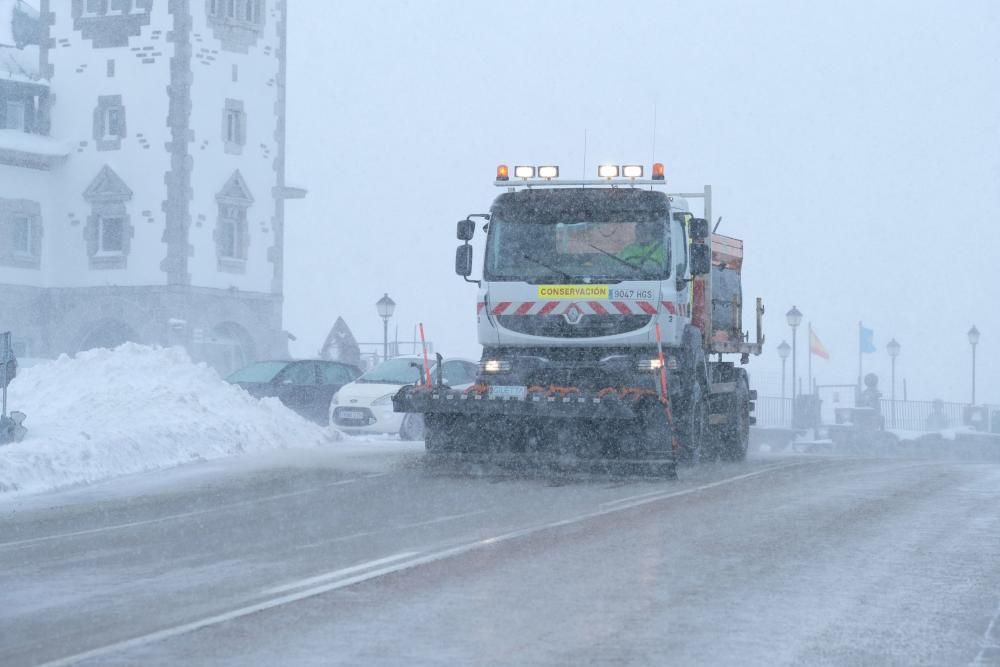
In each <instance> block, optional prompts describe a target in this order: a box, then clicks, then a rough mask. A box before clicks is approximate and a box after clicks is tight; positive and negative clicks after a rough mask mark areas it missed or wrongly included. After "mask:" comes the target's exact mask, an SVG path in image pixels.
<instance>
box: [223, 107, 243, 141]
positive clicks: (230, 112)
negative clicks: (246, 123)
mask: <svg viewBox="0 0 1000 667" xmlns="http://www.w3.org/2000/svg"><path fill="white" fill-rule="evenodd" d="M226 141H228V142H230V143H233V144H242V143H243V114H242V113H240V112H239V111H236V110H235V109H226Z"/></svg>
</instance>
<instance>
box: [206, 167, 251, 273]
mask: <svg viewBox="0 0 1000 667" xmlns="http://www.w3.org/2000/svg"><path fill="white" fill-rule="evenodd" d="M215 199H216V201H217V202H218V204H219V217H218V219H217V222H216V228H215V248H216V256H217V257H218V260H219V270H220V271H225V272H227V273H244V272H245V271H246V262H247V257H248V250H249V248H250V229H249V226H248V225H247V218H248V216H247V212H248V210H249V209H250V206H251V205H252V204H253V196H252V195H251V194H250V191H249V190H248V189H247V184H246V181H244V180H243V176H242V175H241V174H240V172H239V171H236V172H233V175H232V176H231V177H230V178H229V180H228V181H227V182H226V184H225V186H223V188H222V191H221V192H220V193H219V194H217V195H216V196H215Z"/></svg>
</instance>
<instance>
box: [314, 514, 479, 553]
mask: <svg viewBox="0 0 1000 667" xmlns="http://www.w3.org/2000/svg"><path fill="white" fill-rule="evenodd" d="M489 511H490V510H477V511H475V512H463V513H462V514H449V515H447V516H439V517H437V518H436V519H430V520H428V521H418V522H416V523H404V524H402V525H395V526H386V527H385V529H384V530H365V531H362V532H360V533H351V534H350V535H341V536H340V537H331V538H329V539H325V540H319V541H317V542H310V543H309V544H300V545H298V546H296V547H295V548H296V549H315V548H316V547H320V546H324V545H327V544H336V543H337V542H348V541H350V540H356V539H358V538H359V537H368V536H369V535H378V534H379V533H382V532H385V531H388V530H402V529H405V528H418V527H420V526H429V525H431V524H435V523H444V522H445V521H454V520H455V519H461V518H464V517H467V516H475V515H477V514H486V513H487V512H489Z"/></svg>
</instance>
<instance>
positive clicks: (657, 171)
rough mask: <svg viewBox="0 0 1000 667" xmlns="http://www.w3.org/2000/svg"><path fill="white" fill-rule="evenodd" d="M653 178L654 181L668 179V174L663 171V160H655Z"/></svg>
mask: <svg viewBox="0 0 1000 667" xmlns="http://www.w3.org/2000/svg"><path fill="white" fill-rule="evenodd" d="M653 180H654V181H662V180H666V176H664V172H663V163H662V162H654V163H653Z"/></svg>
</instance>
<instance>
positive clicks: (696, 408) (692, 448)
mask: <svg viewBox="0 0 1000 667" xmlns="http://www.w3.org/2000/svg"><path fill="white" fill-rule="evenodd" d="M705 421H706V409H705V399H704V397H703V395H702V391H701V385H700V384H695V385H694V387H693V388H692V390H691V396H689V397H688V399H687V400H686V401H685V404H684V405H683V406H682V409H680V410H675V411H674V427H675V428H676V429H677V444H678V446H679V450H680V451H679V455H680V456H679V459H680V462H681V463H701V462H702V461H703V460H704V459H705V457H706V456H707V454H708V447H706V444H705V436H706V432H705Z"/></svg>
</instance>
